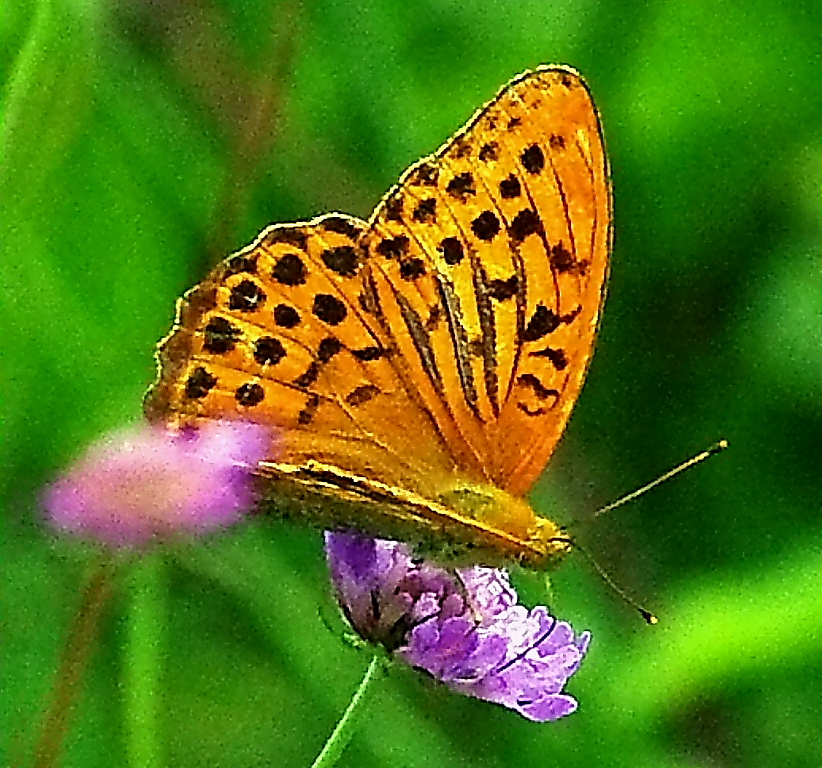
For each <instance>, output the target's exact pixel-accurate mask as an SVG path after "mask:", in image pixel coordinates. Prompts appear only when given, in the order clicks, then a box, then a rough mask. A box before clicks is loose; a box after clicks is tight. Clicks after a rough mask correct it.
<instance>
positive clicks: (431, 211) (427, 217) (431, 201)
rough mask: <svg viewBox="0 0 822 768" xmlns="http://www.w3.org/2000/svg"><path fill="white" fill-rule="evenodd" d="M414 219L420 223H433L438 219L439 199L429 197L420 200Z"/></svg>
mask: <svg viewBox="0 0 822 768" xmlns="http://www.w3.org/2000/svg"><path fill="white" fill-rule="evenodd" d="M413 218H414V221H418V222H420V224H431V223H432V222H434V221H436V220H437V201H436V198H433V197H429V198H427V199H425V200H422V201H420V203H419V204H418V205H417V207H416V208H415V209H414V213H413Z"/></svg>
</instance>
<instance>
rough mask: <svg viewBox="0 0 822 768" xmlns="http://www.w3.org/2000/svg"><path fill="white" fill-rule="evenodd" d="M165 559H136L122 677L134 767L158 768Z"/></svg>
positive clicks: (154, 555)
mask: <svg viewBox="0 0 822 768" xmlns="http://www.w3.org/2000/svg"><path fill="white" fill-rule="evenodd" d="M164 597H165V594H164V580H163V562H162V559H161V555H160V553H158V552H154V553H151V554H149V555H147V556H146V557H144V558H143V559H142V561H141V562H139V563H137V566H136V568H135V570H134V574H133V576H132V582H131V584H130V595H129V603H128V614H127V630H126V631H127V638H126V648H125V663H124V677H123V704H124V709H125V731H126V751H127V760H126V764H127V765H128V766H129V768H159V767H160V766H161V765H162V764H163V760H162V739H161V738H160V722H161V717H160V712H159V709H160V706H161V703H162V691H161V690H160V678H161V675H162V667H163V663H162V662H163V627H164V626H165V610H164V607H165V599H164Z"/></svg>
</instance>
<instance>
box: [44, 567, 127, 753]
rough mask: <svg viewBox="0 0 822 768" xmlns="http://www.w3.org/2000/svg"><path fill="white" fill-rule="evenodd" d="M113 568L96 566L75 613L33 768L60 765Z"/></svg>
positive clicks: (108, 592) (94, 642) (110, 588)
mask: <svg viewBox="0 0 822 768" xmlns="http://www.w3.org/2000/svg"><path fill="white" fill-rule="evenodd" d="M113 575H114V566H113V564H112V563H111V562H110V561H109V560H108V559H107V558H104V559H103V560H102V561H101V562H98V563H97V564H96V565H95V566H94V570H93V571H92V574H91V577H90V578H89V580H88V583H87V584H86V587H85V589H84V590H83V595H82V598H81V602H80V606H79V607H78V609H77V612H76V613H75V614H74V618H73V620H72V623H71V626H70V627H69V630H68V635H67V637H66V643H65V645H64V647H63V652H62V654H61V657H60V661H59V664H58V666H57V673H56V676H55V681H54V688H53V689H52V699H51V705H50V706H49V709H48V711H47V712H46V715H45V718H44V720H43V728H42V731H41V733H40V739H39V741H38V742H37V746H36V747H35V750H34V759H33V762H32V766H33V768H55V766H57V765H59V763H60V756H61V754H62V752H63V745H64V743H65V740H66V734H67V733H68V730H69V727H70V726H71V721H72V719H73V716H74V713H75V710H76V709H77V702H78V700H79V698H80V694H81V693H82V690H83V682H84V677H85V672H86V667H87V666H88V662H89V659H90V657H91V653H92V651H93V650H94V646H95V644H96V641H97V634H98V628H99V624H100V616H101V615H102V612H103V608H104V607H105V605H106V602H107V601H108V598H109V597H110V595H111V592H112V586H113V578H112V577H113Z"/></svg>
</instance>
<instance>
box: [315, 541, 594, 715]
mask: <svg viewBox="0 0 822 768" xmlns="http://www.w3.org/2000/svg"><path fill="white" fill-rule="evenodd" d="M326 555H327V557H328V561H329V566H330V568H331V577H332V581H333V582H334V586H335V588H336V590H337V597H338V600H339V603H340V606H341V607H342V610H343V612H344V613H345V615H346V617H347V619H348V621H349V622H350V623H351V625H352V627H354V629H355V630H356V631H357V632H358V633H359V634H360V635H361V636H362V637H363V638H365V639H366V640H369V641H371V642H374V643H379V644H382V645H383V646H385V647H386V648H387V649H388V650H389V651H391V652H393V654H394V655H395V656H396V657H398V658H401V659H403V660H404V661H405V662H407V663H408V664H411V665H412V666H414V667H417V668H419V669H422V670H425V671H426V672H428V673H429V674H431V675H432V676H433V677H434V678H436V679H437V680H440V681H442V682H443V683H445V684H446V685H447V686H448V687H449V688H451V689H452V690H454V691H457V692H459V693H464V694H466V695H469V696H475V697H476V698H479V699H484V700H486V701H492V702H495V703H497V704H502V705H503V706H505V707H509V708H510V709H514V710H516V711H517V712H519V713H520V714H521V715H524V716H525V717H527V718H529V719H531V720H536V721H539V722H544V721H546V720H556V719H558V718H560V717H563V716H565V715H570V714H571V713H572V712H573V711H574V710H576V708H577V702H576V700H575V699H574V698H572V697H571V696H569V695H568V694H565V693H563V692H562V690H563V688H564V686H565V683H566V681H567V680H568V678H569V677H570V676H571V675H573V674H574V672H576V670H577V668H578V667H579V664H580V662H581V661H582V657H583V656H584V655H585V652H586V650H587V648H588V642H589V640H590V633H588V632H583V633H581V634H580V635H578V636H575V634H574V631H573V630H572V629H571V627H570V625H568V624H567V623H566V622H563V621H558V620H557V619H555V618H553V617H552V616H550V615H549V613H548V611H547V609H546V608H545V607H543V606H538V607H536V608H534V609H532V610H530V611H529V610H528V609H526V608H525V607H523V606H521V605H517V594H516V592H515V591H514V589H513V587H512V586H511V584H510V581H509V579H508V574H507V573H505V571H500V570H497V569H494V568H482V567H474V568H463V569H459V570H456V571H448V570H444V569H442V568H438V567H436V566H434V565H431V564H430V563H426V562H424V561H420V560H419V559H414V558H413V557H412V556H411V554H410V550H409V549H408V547H406V546H405V545H404V544H399V543H397V542H393V541H381V540H379V539H377V540H374V539H367V538H364V537H362V536H358V535H353V534H340V533H327V534H326Z"/></svg>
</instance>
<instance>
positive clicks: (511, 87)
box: [145, 66, 612, 569]
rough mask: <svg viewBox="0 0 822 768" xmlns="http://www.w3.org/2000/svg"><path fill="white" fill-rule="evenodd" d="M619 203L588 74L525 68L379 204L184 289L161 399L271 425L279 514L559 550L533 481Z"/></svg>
mask: <svg viewBox="0 0 822 768" xmlns="http://www.w3.org/2000/svg"><path fill="white" fill-rule="evenodd" d="M611 206H612V204H611V191H610V181H609V173H608V164H607V159H606V156H605V150H604V144H603V138H602V131H601V125H600V120H599V116H598V113H597V110H596V107H595V106H594V103H593V101H592V98H591V96H590V93H589V91H588V88H587V86H586V84H585V82H584V81H583V79H582V77H581V76H580V75H579V74H578V73H577V72H576V71H574V70H572V69H570V68H568V67H564V66H541V67H539V68H537V69H535V70H533V71H529V72H525V73H523V74H521V75H520V76H518V77H517V78H515V79H514V80H512V81H511V82H510V83H508V84H507V85H506V86H504V87H503V88H502V89H501V90H500V91H499V93H498V94H497V96H496V97H495V98H493V99H492V100H491V101H490V102H488V103H487V104H486V105H485V106H483V107H482V108H481V109H479V110H478V111H477V112H476V113H475V114H474V116H473V117H472V118H471V119H470V120H469V121H468V123H467V124H466V125H465V126H464V127H463V128H462V129H461V130H459V131H458V132H457V133H456V134H455V135H454V136H453V137H452V138H451V139H450V140H449V141H448V142H447V143H445V144H444V145H443V146H442V147H441V148H440V149H439V150H438V151H437V152H435V153H434V154H433V155H430V156H428V157H425V158H423V159H422V160H420V161H419V162H417V163H415V164H414V165H412V166H411V167H410V168H409V169H408V170H407V171H406V172H405V173H404V174H403V175H402V177H401V178H400V180H399V182H398V183H397V184H396V185H395V186H394V187H393V188H392V189H391V190H390V191H389V192H388V194H386V195H385V197H384V198H383V199H382V201H381V202H380V203H379V204H378V205H377V207H376V209H375V210H374V212H373V214H372V215H371V217H370V219H369V220H368V221H362V220H359V219H357V218H354V217H352V216H347V215H343V214H338V213H333V214H328V215H324V216H320V217H318V218H315V219H313V220H312V221H308V222H300V223H294V224H275V225H273V226H270V227H268V228H267V229H266V230H264V231H263V232H262V233H261V234H260V235H259V237H258V238H257V239H256V241H255V242H254V243H253V244H252V245H250V246H248V247H247V248H245V249H243V250H241V251H239V252H238V253H236V254H234V255H232V256H230V257H228V258H227V259H226V260H225V261H223V262H222V263H221V264H219V265H218V266H217V267H216V268H214V269H213V271H212V272H211V273H210V274H209V275H208V276H207V277H206V279H205V280H204V281H203V282H201V283H200V284H199V285H197V286H195V287H194V288H193V289H191V290H190V291H189V292H188V293H186V294H185V295H184V296H183V297H182V298H181V299H180V300H179V302H178V305H177V318H176V322H175V324H174V326H173V328H172V330H171V332H170V334H169V335H168V336H167V337H166V338H165V339H163V340H162V341H161V342H160V344H159V346H158V355H157V356H158V365H159V378H158V380H157V382H156V383H155V384H154V385H153V386H152V388H151V389H150V390H149V393H148V394H147V397H146V401H145V412H146V415H147V416H148V418H149V419H150V420H151V421H153V422H159V423H163V424H166V425H168V426H170V427H173V428H178V427H180V428H181V427H186V426H194V427H196V425H197V424H198V423H202V421H203V420H208V419H225V418H229V419H230V418H244V419H249V420H252V421H255V422H258V423H261V424H264V425H267V426H269V427H270V428H271V430H272V434H273V435H274V438H273V439H272V448H271V451H270V457H269V458H267V459H266V460H265V461H262V462H260V463H259V465H258V466H257V467H256V468H255V474H256V475H257V477H258V478H259V483H260V489H261V493H262V500H261V504H260V505H261V508H263V509H265V510H267V511H270V512H275V513H276V514H278V515H281V516H284V517H295V518H297V519H300V520H303V521H307V522H309V523H311V524H314V525H317V526H321V527H325V528H331V529H337V530H356V531H361V532H363V533H366V534H368V535H372V536H377V537H382V538H390V539H397V540H403V541H406V542H408V543H410V544H412V545H413V546H414V547H415V548H416V549H417V551H418V552H421V553H424V554H427V555H428V556H432V557H434V558H435V559H439V560H441V561H449V562H459V563H460V564H469V563H476V564H483V565H499V564H504V563H511V562H518V563H521V564H522V565H524V566H526V567H531V568H535V569H543V568H547V567H549V566H551V565H553V564H554V563H555V562H557V561H558V560H559V559H560V558H561V556H562V555H563V554H564V553H565V552H566V551H567V550H568V549H569V548H570V546H571V541H570V538H569V537H568V536H567V534H565V533H564V531H563V529H562V528H561V527H560V526H559V525H557V524H556V523H554V522H553V521H551V520H549V519H547V518H544V517H540V516H538V515H536V514H535V512H534V511H533V509H532V508H531V506H530V505H529V503H528V502H527V501H526V500H525V498H524V497H525V495H526V493H527V492H528V490H529V489H530V487H531V486H532V484H533V483H534V481H535V480H536V478H537V477H538V476H539V475H540V473H541V472H542V470H543V469H544V467H545V465H546V464H547V462H548V460H549V458H550V456H551V454H552V452H553V451H554V448H555V447H556V445H557V442H558V441H559V439H560V436H561V435H562V432H563V430H564V428H565V425H566V423H567V421H568V418H569V416H570V413H571V409H572V408H573V406H574V403H575V401H576V399H577V396H578V395H579V392H580V389H581V387H582V383H583V379H584V377H585V374H586V371H587V368H588V365H589V362H590V359H591V354H592V350H593V343H594V338H595V335H596V331H597V327H598V324H599V319H600V314H601V310H602V304H603V300H604V297H605V286H606V278H607V272H608V262H609V252H610V241H611Z"/></svg>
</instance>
